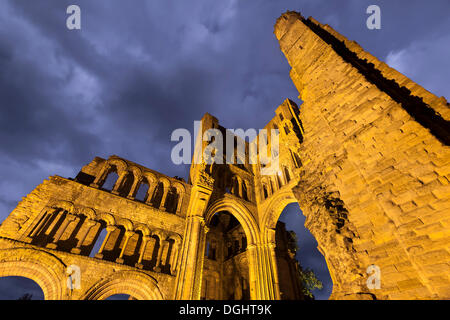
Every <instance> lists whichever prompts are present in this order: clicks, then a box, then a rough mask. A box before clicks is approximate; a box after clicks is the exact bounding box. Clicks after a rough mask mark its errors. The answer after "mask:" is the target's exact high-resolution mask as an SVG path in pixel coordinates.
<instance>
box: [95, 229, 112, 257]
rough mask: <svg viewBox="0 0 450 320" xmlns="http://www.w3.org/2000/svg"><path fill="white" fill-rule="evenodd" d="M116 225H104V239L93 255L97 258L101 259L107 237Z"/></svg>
mask: <svg viewBox="0 0 450 320" xmlns="http://www.w3.org/2000/svg"><path fill="white" fill-rule="evenodd" d="M116 228H117V227H116V226H113V225H109V226H107V227H106V231H107V234H106V236H105V239H104V240H103V243H102V245H101V247H100V249H99V250H98V253H97V254H96V255H95V258H97V259H103V249H105V246H106V243H108V240H109V237H110V236H111V233H112V232H113V231H114V230H116Z"/></svg>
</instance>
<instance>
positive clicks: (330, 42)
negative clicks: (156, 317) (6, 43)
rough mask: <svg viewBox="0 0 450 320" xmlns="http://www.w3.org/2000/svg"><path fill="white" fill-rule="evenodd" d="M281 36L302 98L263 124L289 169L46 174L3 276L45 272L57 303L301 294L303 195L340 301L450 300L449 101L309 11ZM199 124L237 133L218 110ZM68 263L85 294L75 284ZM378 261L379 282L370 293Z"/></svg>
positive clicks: (12, 226) (4, 253)
mask: <svg viewBox="0 0 450 320" xmlns="http://www.w3.org/2000/svg"><path fill="white" fill-rule="evenodd" d="M274 33H275V36H276V37H277V39H278V40H279V43H280V48H281V50H282V52H283V53H284V54H285V56H286V58H287V60H288V62H289V64H290V65H291V67H292V70H291V78H292V80H293V82H294V84H295V85H296V87H297V89H298V91H299V92H300V98H301V99H302V100H303V104H302V105H301V108H300V109H299V108H298V107H297V106H296V105H295V103H293V102H292V101H291V100H288V99H287V100H285V101H284V102H283V103H282V104H281V105H280V106H279V107H278V108H277V109H276V110H275V116H274V118H273V119H272V120H271V121H270V122H269V123H268V124H267V126H266V129H279V167H280V170H279V172H278V174H276V175H269V176H266V175H261V174H260V172H261V170H262V169H263V168H262V166H261V165H260V164H259V163H257V164H246V163H248V162H246V163H244V164H238V163H237V162H235V163H236V164H221V165H219V164H212V165H211V164H209V165H208V164H206V163H201V164H193V165H191V169H190V173H189V180H188V181H187V182H185V181H182V180H181V179H179V178H170V177H167V176H165V175H163V174H160V173H158V172H155V171H153V170H150V169H147V168H144V167H142V166H140V165H137V164H135V163H132V162H130V161H127V160H125V159H121V158H119V157H116V156H112V157H110V158H109V159H107V160H105V159H101V158H96V159H94V160H93V161H92V162H91V163H90V164H88V165H86V166H85V167H83V168H82V170H81V172H80V173H79V174H78V175H77V177H76V178H75V179H65V178H62V177H59V176H52V177H50V178H49V179H48V180H45V181H44V182H43V183H42V184H41V185H39V186H38V187H37V188H36V189H35V190H34V191H33V192H31V193H30V194H29V195H28V196H27V197H25V198H23V200H22V201H21V202H20V203H19V204H18V206H17V207H16V209H15V210H14V211H13V212H12V213H11V214H10V215H9V217H8V218H7V219H6V220H5V221H4V222H3V224H2V225H1V227H0V237H1V238H0V248H1V249H0V276H24V277H28V278H30V279H33V280H34V281H36V282H37V283H38V284H39V285H40V286H41V288H42V289H43V291H44V295H45V297H46V298H47V299H104V298H106V297H108V296H111V295H113V294H117V293H122V294H129V295H130V296H132V297H133V298H135V299H212V298H213V299H228V298H234V299H238V298H251V299H282V298H301V297H298V296H296V293H295V292H296V291H295V290H298V288H297V289H295V288H294V287H291V288H287V289H286V288H285V284H286V279H289V277H291V273H290V272H286V270H290V269H289V268H292V267H294V268H295V266H294V265H293V264H292V263H291V262H292V261H290V260H289V259H288V258H286V253H287V252H286V250H284V249H283V241H284V242H285V240H282V238H283V237H277V235H276V234H277V229H278V230H280V227H277V221H278V218H279V216H280V214H281V212H282V210H283V209H284V207H285V206H286V205H287V204H289V203H292V202H298V204H299V205H300V208H301V209H302V212H303V214H304V215H305V216H306V223H305V225H306V227H307V228H308V229H309V230H310V231H311V233H312V234H313V235H314V236H315V238H316V240H317V242H318V249H319V250H320V251H321V252H322V254H323V255H324V257H325V259H326V261H327V266H328V269H329V271H330V275H331V277H332V281H333V293H332V295H331V298H332V299H448V298H450V279H449V275H450V252H449V251H450V186H449V180H450V149H449V146H448V145H449V142H450V129H449V118H450V109H449V104H448V103H447V101H446V100H445V99H444V98H443V97H441V98H438V97H436V96H435V95H433V94H431V93H429V92H428V91H426V90H425V89H423V88H422V87H420V86H419V85H417V84H416V83H414V82H412V81H411V80H410V79H408V78H407V77H405V76H403V75H402V74H400V73H399V72H397V71H396V70H394V69H392V68H390V67H389V66H387V65H386V64H385V63H383V62H381V61H379V60H378V59H376V58H375V57H373V56H372V55H370V54H369V53H367V52H365V51H364V50H363V49H362V48H361V47H360V46H359V45H358V44H357V43H355V42H352V41H349V40H347V39H346V38H345V37H343V36H342V35H340V34H338V33H337V32H336V31H334V30H333V29H332V28H330V27H329V26H327V25H322V24H320V23H319V22H317V21H315V20H314V19H312V18H309V19H305V18H303V17H302V16H301V15H300V14H299V13H296V12H287V13H285V14H283V15H282V16H281V17H280V18H279V19H278V20H277V22H276V24H275V30H274ZM202 128H203V129H202V130H207V129H208V128H214V129H219V130H222V131H224V132H225V131H226V129H225V128H223V127H221V126H220V125H219V121H218V120H217V119H216V118H214V117H213V116H211V115H209V114H206V115H205V116H204V117H203V118H202ZM237 139H238V138H237ZM207 145H208V143H207V142H201V143H200V144H199V146H198V148H196V150H195V152H194V153H196V152H202V151H203V150H204V149H205V148H206V147H207ZM200 147H201V148H200ZM230 152H232V150H225V153H227V154H229V153H230ZM194 156H195V154H194ZM224 156H226V155H224ZM111 174H117V180H116V183H115V184H114V187H113V188H112V190H104V189H103V188H102V186H103V184H104V182H105V180H106V178H107V176H108V175H111ZM145 185H146V186H148V189H147V187H145V188H146V189H145V190H146V192H145V196H144V197H141V198H136V197H137V195H138V194H142V193H140V188H141V187H143V186H145ZM230 221H234V222H232V223H231V222H230ZM230 223H231V224H230ZM278 226H280V224H278ZM100 229H106V230H107V233H106V235H105V238H104V239H103V241H102V244H101V246H100V248H99V251H98V252H96V253H95V255H93V254H92V253H91V251H92V248H93V247H94V243H95V242H96V241H98V240H99V233H100V232H99V230H100ZM281 229H283V228H282V227H281ZM278 234H280V231H279V232H278ZM281 234H283V231H281ZM244 239H245V240H244ZM279 239H281V240H279ZM89 255H91V257H90V256H89ZM287 256H289V255H287ZM281 257H284V259H286V260H285V261H284V262H282V261H281V260H280V258H281ZM230 259H231V260H230ZM227 261H228V262H227ZM70 265H77V266H79V267H80V270H81V277H80V281H81V285H80V289H73V290H70V289H69V288H68V286H67V273H66V270H67V267H69V266H70ZM229 265H231V267H229ZM371 265H376V266H378V267H379V268H380V272H381V278H380V280H381V281H380V283H381V286H380V289H376V288H374V289H370V288H369V287H368V286H367V279H368V277H369V275H368V274H367V273H366V270H367V268H368V267H369V266H371ZM230 270H231V272H230ZM286 277H287V278H286ZM231 282H234V284H233V285H230V284H231ZM231 287H232V288H238V290H236V291H234V290H232V289H231ZM286 292H289V293H288V295H291V296H290V297H286V296H283V294H286Z"/></svg>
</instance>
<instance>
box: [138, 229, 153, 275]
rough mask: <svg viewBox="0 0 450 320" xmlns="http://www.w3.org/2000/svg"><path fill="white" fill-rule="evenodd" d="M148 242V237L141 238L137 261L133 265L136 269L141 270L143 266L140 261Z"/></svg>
mask: <svg viewBox="0 0 450 320" xmlns="http://www.w3.org/2000/svg"><path fill="white" fill-rule="evenodd" d="M149 240H150V236H143V237H142V244H141V250H140V252H139V259H138V262H137V263H136V264H135V267H136V268H139V269H142V268H143V267H144V265H143V264H142V259H143V258H144V254H145V249H146V248H147V243H148V241H149Z"/></svg>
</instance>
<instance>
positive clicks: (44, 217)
mask: <svg viewBox="0 0 450 320" xmlns="http://www.w3.org/2000/svg"><path fill="white" fill-rule="evenodd" d="M57 211H58V209H54V208H45V209H44V210H43V211H42V214H41V215H40V216H39V218H37V219H36V220H37V221H38V222H37V224H36V225H35V226H34V228H32V229H31V233H30V234H29V235H28V236H26V237H25V241H26V242H31V241H32V240H33V238H34V237H35V236H37V235H38V234H39V232H40V231H41V230H42V229H43V228H44V226H45V225H46V224H47V222H48V221H50V219H51V218H52V217H53V215H55V214H56V212H57Z"/></svg>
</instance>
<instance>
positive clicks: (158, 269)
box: [155, 240, 169, 272]
mask: <svg viewBox="0 0 450 320" xmlns="http://www.w3.org/2000/svg"><path fill="white" fill-rule="evenodd" d="M160 244H161V245H160V246H159V251H158V257H157V258H156V264H155V271H156V272H161V262H162V261H161V260H162V259H161V258H162V255H163V253H164V250H165V249H166V247H167V245H168V244H169V241H167V240H160Z"/></svg>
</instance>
